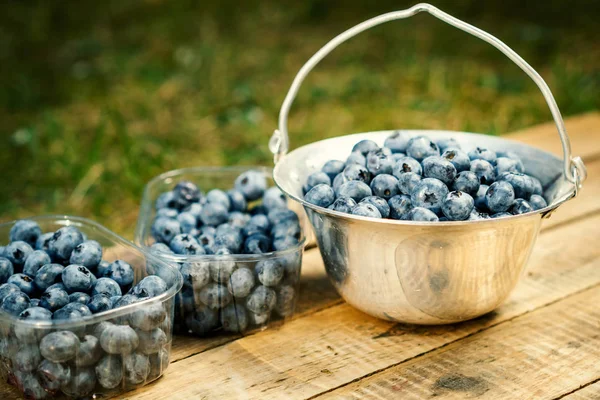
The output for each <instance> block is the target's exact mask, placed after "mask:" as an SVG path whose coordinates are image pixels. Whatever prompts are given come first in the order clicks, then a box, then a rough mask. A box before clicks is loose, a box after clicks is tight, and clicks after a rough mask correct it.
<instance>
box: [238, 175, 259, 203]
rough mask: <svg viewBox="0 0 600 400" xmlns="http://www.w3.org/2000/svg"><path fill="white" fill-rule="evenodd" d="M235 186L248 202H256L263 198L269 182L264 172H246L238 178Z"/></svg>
mask: <svg viewBox="0 0 600 400" xmlns="http://www.w3.org/2000/svg"><path fill="white" fill-rule="evenodd" d="M234 186H235V189H236V190H239V191H240V192H241V193H242V194H243V195H244V197H246V199H247V200H248V201H254V200H258V199H260V198H261V197H262V196H263V194H264V192H265V190H266V189H267V180H266V179H265V176H264V174H263V173H262V172H259V171H246V172H244V173H242V174H241V175H240V176H239V177H237V179H236V180H235V183H234Z"/></svg>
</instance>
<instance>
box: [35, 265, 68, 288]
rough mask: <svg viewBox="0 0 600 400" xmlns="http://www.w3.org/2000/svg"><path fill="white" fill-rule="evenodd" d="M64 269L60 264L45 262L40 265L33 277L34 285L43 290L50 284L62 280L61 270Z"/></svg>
mask: <svg viewBox="0 0 600 400" xmlns="http://www.w3.org/2000/svg"><path fill="white" fill-rule="evenodd" d="M64 269H65V267H63V266H62V265H60V264H46V265H44V266H42V267H41V268H40V269H39V270H38V272H37V274H36V275H35V278H34V283H35V286H36V287H37V288H38V289H39V290H40V291H45V290H46V289H48V288H49V287H50V286H51V285H54V284H55V283H60V282H62V272H63V270H64Z"/></svg>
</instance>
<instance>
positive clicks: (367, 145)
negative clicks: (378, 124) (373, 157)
mask: <svg viewBox="0 0 600 400" xmlns="http://www.w3.org/2000/svg"><path fill="white" fill-rule="evenodd" d="M376 150H379V146H378V145H377V143H375V142H374V141H372V140H369V139H364V140H361V141H360V142H358V143H356V144H355V145H354V147H353V148H352V152H353V153H354V152H359V153H361V154H362V155H367V154H368V153H369V152H371V151H376Z"/></svg>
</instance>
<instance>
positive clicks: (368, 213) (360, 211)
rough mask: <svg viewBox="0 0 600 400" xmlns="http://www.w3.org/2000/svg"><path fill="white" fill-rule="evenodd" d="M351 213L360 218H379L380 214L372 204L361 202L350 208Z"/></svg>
mask: <svg viewBox="0 0 600 400" xmlns="http://www.w3.org/2000/svg"><path fill="white" fill-rule="evenodd" d="M351 213H352V214H354V215H359V216H361V217H370V218H381V213H380V212H379V210H378V209H377V207H375V206H374V205H373V204H370V203H364V202H362V201H361V202H360V203H358V204H357V205H356V206H354V207H353V208H352V211H351Z"/></svg>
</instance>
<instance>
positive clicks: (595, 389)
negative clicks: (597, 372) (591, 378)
mask: <svg viewBox="0 0 600 400" xmlns="http://www.w3.org/2000/svg"><path fill="white" fill-rule="evenodd" d="M559 398H560V399H561V400H598V399H600V382H599V381H596V382H594V383H592V384H590V385H588V386H585V387H583V388H581V389H578V390H576V391H574V392H573V393H569V394H568V395H566V396H563V397H559Z"/></svg>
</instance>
